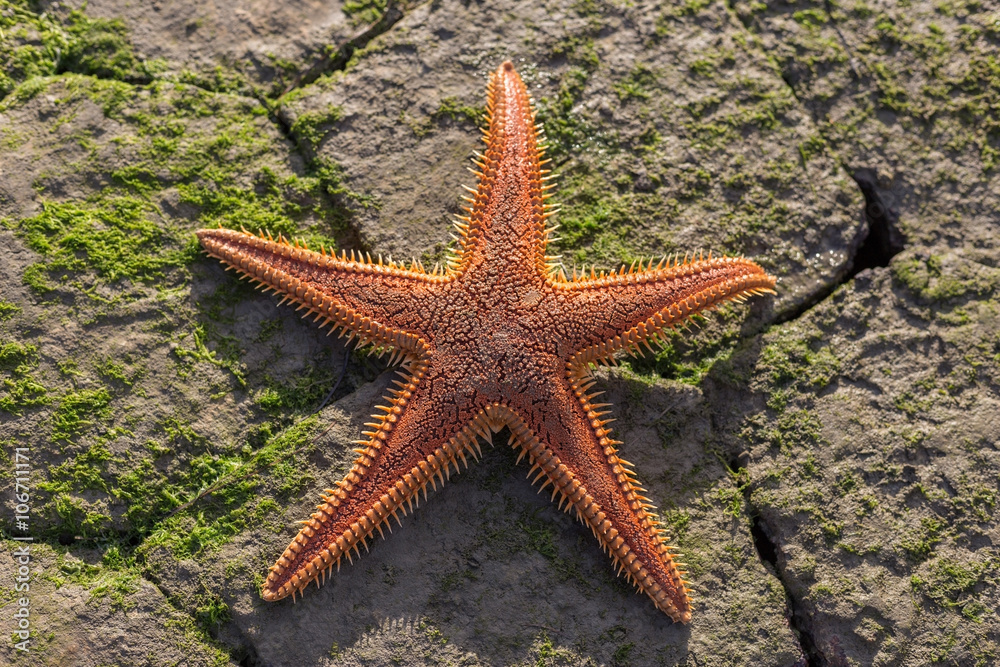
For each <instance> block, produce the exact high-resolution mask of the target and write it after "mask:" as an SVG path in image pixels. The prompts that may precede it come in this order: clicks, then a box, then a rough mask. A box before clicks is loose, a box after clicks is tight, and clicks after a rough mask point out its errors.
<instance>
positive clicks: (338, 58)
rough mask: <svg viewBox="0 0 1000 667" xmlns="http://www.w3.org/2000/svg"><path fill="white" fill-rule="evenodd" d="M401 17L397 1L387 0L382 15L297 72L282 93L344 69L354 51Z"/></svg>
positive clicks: (387, 28)
mask: <svg viewBox="0 0 1000 667" xmlns="http://www.w3.org/2000/svg"><path fill="white" fill-rule="evenodd" d="M401 18H403V10H402V9H400V8H399V6H398V3H396V2H394V1H393V0H388V2H386V4H385V11H384V12H382V16H380V17H379V18H378V19H377V20H376V21H374V22H373V23H371V24H370V25H368V26H367V27H365V28H364V29H363V30H361V31H360V32H358V33H357V34H356V35H354V36H353V37H351V38H350V39H348V40H347V41H345V42H344V43H343V44H341V45H340V47H338V48H337V50H336V51H333V52H330V53H327V54H326V55H324V56H323V57H322V58H320V59H319V60H317V61H316V62H315V63H313V64H312V65H311V66H310V67H309V68H308V69H306V70H305V71H303V72H301V73H299V75H298V76H296V77H295V79H293V80H292V82H291V83H290V84H289V85H288V87H287V88H285V91H284V93H283V95H287V94H288V93H290V92H292V91H293V90H295V89H296V88H301V87H303V86H308V85H309V84H310V83H313V82H314V81H316V79H318V78H320V77H321V76H323V75H324V74H328V73H330V72H337V71H340V70H342V69H344V68H345V67H346V66H347V63H348V62H349V61H350V60H351V56H353V55H354V52H355V51H357V50H358V49H363V48H365V47H366V46H368V43H369V42H371V41H372V40H373V39H375V38H376V37H378V36H380V35H383V34H385V33H386V32H388V31H389V29H390V28H392V26H394V25H396V23H398V22H399V20H400V19H401Z"/></svg>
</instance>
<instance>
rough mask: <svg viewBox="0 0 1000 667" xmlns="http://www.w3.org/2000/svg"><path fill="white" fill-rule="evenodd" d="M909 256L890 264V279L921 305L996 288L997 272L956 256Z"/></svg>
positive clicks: (999, 283) (978, 294) (999, 273)
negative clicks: (946, 260) (891, 276)
mask: <svg viewBox="0 0 1000 667" xmlns="http://www.w3.org/2000/svg"><path fill="white" fill-rule="evenodd" d="M947 259H948V263H947V264H945V258H944V257H942V256H940V255H927V256H923V257H911V258H908V259H902V260H899V261H895V262H893V263H892V264H891V269H892V275H893V278H894V279H895V280H896V281H897V282H898V283H899V284H901V285H902V286H904V287H905V288H906V289H908V290H909V291H910V292H912V293H913V294H915V295H916V296H917V297H919V298H920V299H922V300H924V301H925V302H948V301H954V300H957V299H960V298H962V297H968V296H975V297H982V296H985V295H988V294H990V293H992V292H994V291H996V290H997V288H998V287H1000V271H998V270H996V269H992V268H990V267H986V266H982V265H979V264H974V263H972V262H969V261H966V260H963V259H961V258H958V257H956V256H950V257H948V258H947Z"/></svg>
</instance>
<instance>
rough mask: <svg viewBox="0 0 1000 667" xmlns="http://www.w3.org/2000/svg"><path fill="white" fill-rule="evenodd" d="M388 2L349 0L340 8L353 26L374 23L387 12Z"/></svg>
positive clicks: (380, 0)
mask: <svg viewBox="0 0 1000 667" xmlns="http://www.w3.org/2000/svg"><path fill="white" fill-rule="evenodd" d="M385 7H386V0H347V1H346V2H345V3H344V5H343V6H342V7H341V8H340V9H341V11H342V12H344V14H346V15H347V16H348V18H350V20H351V25H354V26H361V25H367V24H369V23H374V22H375V21H377V20H378V19H379V17H380V16H382V13H383V12H384V11H385Z"/></svg>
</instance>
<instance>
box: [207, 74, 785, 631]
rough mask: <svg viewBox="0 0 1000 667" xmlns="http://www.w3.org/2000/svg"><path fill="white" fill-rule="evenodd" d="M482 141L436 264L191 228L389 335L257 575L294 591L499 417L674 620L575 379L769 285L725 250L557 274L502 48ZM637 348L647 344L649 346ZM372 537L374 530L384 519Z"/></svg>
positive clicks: (364, 327)
mask: <svg viewBox="0 0 1000 667" xmlns="http://www.w3.org/2000/svg"><path fill="white" fill-rule="evenodd" d="M486 108H487V120H488V123H489V128H488V130H485V131H484V133H485V136H484V140H485V143H486V152H485V153H483V154H477V159H476V163H477V164H478V166H479V168H480V170H481V171H480V172H478V177H479V183H478V187H476V188H475V189H473V188H468V190H469V192H470V194H471V196H470V197H467V198H466V199H467V201H468V202H469V204H470V205H469V206H468V207H466V209H465V210H466V212H467V213H468V215H466V216H461V217H460V219H459V221H458V223H457V224H456V226H457V231H458V234H459V236H460V240H459V243H458V248H457V250H456V251H455V252H454V254H453V255H452V256H451V258H450V260H449V262H448V264H447V267H445V268H443V269H438V268H435V269H433V270H431V271H427V270H426V269H425V268H424V267H423V265H422V264H421V263H420V262H417V261H414V262H412V263H411V264H410V265H409V266H404V265H402V264H398V263H396V262H394V261H392V260H391V259H390V260H383V259H381V258H377V259H376V260H374V261H373V260H372V259H371V257H370V256H369V255H368V254H367V253H366V254H365V255H364V256H361V255H357V254H355V253H354V252H353V251H352V252H350V253H346V252H344V251H341V253H340V254H339V255H337V254H336V253H332V254H331V253H328V252H327V250H326V249H325V248H322V247H321V249H320V252H315V251H312V250H309V249H308V248H306V247H305V246H304V245H302V244H300V243H299V242H298V241H295V242H293V243H292V242H289V241H287V240H285V239H284V238H283V237H281V236H280V235H279V238H278V240H274V239H273V238H272V237H271V235H270V234H268V235H267V236H266V237H265V235H264V234H263V232H262V233H261V234H259V235H253V234H249V233H246V232H237V231H233V230H227V229H217V230H201V231H199V232H197V234H198V238H199V239H200V241H201V244H202V246H203V247H204V249H205V250H206V252H207V253H208V254H209V255H210V256H212V257H215V258H218V259H219V260H221V261H222V262H224V263H225V264H228V265H229V268H235V269H236V270H237V271H238V272H240V273H241V274H242V276H243V277H248V278H250V279H252V280H253V281H256V282H258V283H260V284H261V285H262V286H263V287H264V288H265V290H274V291H275V292H276V293H278V294H281V295H282V296H283V297H284V299H283V300H282V303H284V301H286V300H287V301H291V302H293V303H295V304H298V306H299V309H305V310H306V311H307V312H306V315H307V316H308V315H313V316H314V317H315V318H316V319H317V320H320V321H322V322H323V323H324V324H325V325H329V326H330V327H331V328H332V329H333V330H335V331H338V330H339V331H340V332H341V336H343V335H344V334H345V333H347V334H348V335H349V338H348V340H351V339H357V340H358V342H359V344H365V345H370V346H371V347H372V348H373V350H376V351H379V352H385V351H392V352H393V361H398V362H400V363H401V368H402V370H401V371H400V375H401V379H400V380H397V381H396V383H395V384H396V388H395V389H393V390H391V391H390V392H389V394H388V395H387V396H385V398H384V399H383V400H384V402H385V405H380V406H377V408H376V409H377V410H379V413H378V414H376V415H374V416H373V418H372V419H373V421H371V422H369V423H368V424H367V427H368V429H369V430H367V431H364V432H363V435H364V438H363V439H362V440H359V441H357V443H356V444H358V445H360V446H359V447H358V448H357V449H356V450H355V452H356V453H357V459H356V460H355V462H354V465H353V467H352V468H351V470H350V472H348V473H347V475H346V476H345V477H344V478H343V479H342V480H341V481H340V482H338V483H337V485H336V488H333V489H327V490H326V493H325V495H324V496H323V501H322V503H321V504H320V505H319V506H318V507H317V510H316V512H315V513H313V514H312V516H311V517H310V518H309V519H307V520H305V521H303V522H301V523H302V524H303V525H302V528H301V531H300V532H299V534H298V535H296V536H295V539H294V540H292V542H291V544H289V545H288V548H287V549H286V550H285V552H284V554H282V556H281V557H280V558H279V559H278V561H277V562H276V563H275V564H274V565H273V566H272V567H271V569H270V572H269V574H268V576H267V580H266V581H265V582H264V584H263V588H262V596H263V597H264V599H265V600H278V599H281V598H284V597H286V596H288V595H291V596H292V597H293V599H294V597H295V594H296V593H297V592H299V593H301V591H302V590H303V589H304V588H305V587H306V586H307V585H308V584H309V583H310V582H312V581H316V583H317V585H319V583H320V581H319V580H320V578H322V579H323V580H325V578H326V575H327V573H328V572H329V571H330V570H331V568H333V567H334V566H337V567H338V568H339V565H340V560H341V558H343V557H347V558H348V560H351V551H355V552H356V553H357V554H358V555H360V549H359V547H360V546H365V547H366V548H367V540H368V539H369V538H370V537H372V536H373V535H374V532H375V531H376V530H377V531H378V532H379V533H380V534H382V527H383V525H386V524H388V523H389V519H390V517H395V518H396V520H397V521H399V512H403V513H404V514H405V513H406V512H407V511H412V509H413V502H414V501H415V500H416V501H418V502H419V496H418V494H419V493H420V492H421V491H422V492H423V493H424V497H425V499H426V497H427V486H428V485H431V487H433V488H435V489H436V488H437V483H438V482H440V483H442V484H443V483H444V481H445V478H446V477H449V476H450V474H451V469H452V468H454V469H455V471H458V470H459V463H461V464H463V465H465V466H468V459H467V457H468V456H472V457H473V458H478V456H480V455H481V451H480V446H479V439H480V438H482V439H484V440H486V441H487V442H492V434H493V433H496V432H499V431H500V430H502V429H503V428H504V427H506V428H507V429H509V433H510V439H509V443H510V445H511V446H513V447H515V448H516V449H518V450H520V457H519V458H518V461H520V459H521V457H524V456H527V457H528V459H529V461H530V462H531V464H532V467H531V471H530V472H529V473H528V475H529V477H530V476H531V475H533V474H534V475H535V478H534V481H535V482H536V483H537V482H539V481H542V488H545V487H546V486H549V485H551V487H552V498H553V500H555V499H556V498H557V497H558V499H559V506H560V507H563V506H565V508H566V510H567V511H575V512H576V514H577V516H578V517H579V518H580V520H581V521H583V522H584V523H585V524H586V525H587V526H588V527H589V528H590V529H591V530H592V531H593V533H594V535H595V536H596V537H597V539H598V540H599V541H600V544H601V546H602V547H603V548H604V550H605V551H606V552H608V553H609V555H610V556H611V558H612V559H613V560H614V562H615V564H616V565H617V567H618V570H619V574H621V573H624V574H625V575H626V576H627V577H628V578H629V579H630V580H631V581H632V583H633V584H635V585H636V587H637V588H638V589H639V590H640V591H642V592H644V593H645V594H646V595H648V596H649V597H650V598H651V599H652V601H653V603H654V604H655V605H656V607H657V608H658V609H660V610H661V611H663V612H664V613H666V614H667V615H669V616H670V617H671V618H672V619H673V620H674V621H675V622H682V623H687V622H689V621H690V619H691V598H690V596H689V591H690V588H689V584H688V582H687V581H685V579H684V578H683V577H684V575H685V574H686V572H685V571H684V570H683V569H682V568H683V567H684V564H683V563H680V562H678V561H677V560H676V558H675V557H676V556H677V554H672V551H673V549H674V547H672V546H671V545H670V544H668V539H667V536H666V534H665V532H664V529H663V527H662V525H661V524H660V523H659V522H658V520H657V518H656V514H655V509H654V507H653V506H652V504H651V502H650V500H649V499H648V498H646V497H645V496H644V495H643V493H644V492H645V489H643V488H641V487H640V486H639V484H638V482H637V480H636V478H635V475H634V473H633V472H632V464H631V463H629V462H628V461H626V460H625V459H623V458H622V457H621V456H620V455H619V452H618V447H617V446H618V445H619V444H621V443H620V442H619V441H617V440H615V439H614V438H612V431H611V428H610V427H609V426H608V424H609V422H611V421H613V420H612V419H610V418H609V416H608V415H609V412H610V411H609V410H608V408H609V404H607V403H599V402H596V401H597V400H598V396H599V395H600V393H602V392H596V391H592V388H593V385H594V384H595V379H594V377H593V375H592V369H593V367H594V366H595V365H596V364H600V363H613V355H615V354H616V353H618V352H620V351H624V352H629V353H636V352H639V346H640V345H646V346H647V347H649V346H651V344H656V343H657V342H660V341H661V340H662V339H661V338H660V334H661V333H662V332H663V331H664V330H665V329H666V328H668V327H673V326H675V325H677V324H679V323H682V322H684V321H685V320H687V319H688V318H690V317H691V316H692V315H693V314H695V313H698V312H701V311H704V310H707V309H710V308H713V307H715V306H717V305H719V304H720V303H722V302H724V301H727V300H731V299H735V300H741V301H742V300H745V299H746V298H747V297H749V296H751V295H755V294H761V293H765V292H767V293H774V291H773V288H774V285H775V279H774V278H773V277H771V276H769V275H768V274H767V273H765V271H764V270H763V269H762V268H761V267H760V266H758V265H757V264H755V263H754V262H752V261H750V260H748V259H744V258H742V257H714V258H713V257H712V256H711V255H708V256H707V257H698V258H691V259H689V258H687V257H685V258H684V259H683V260H678V259H676V258H674V259H661V260H660V261H659V262H656V263H654V262H653V261H649V262H641V263H639V264H638V265H637V264H633V265H632V266H631V267H628V268H624V267H623V268H622V269H620V270H618V271H612V272H610V273H605V272H601V273H599V274H598V273H595V272H594V271H593V270H591V271H590V273H589V274H586V275H577V274H576V272H575V271H574V274H573V277H572V278H571V279H569V278H567V277H566V276H565V274H564V272H563V271H561V270H560V269H559V268H558V266H557V265H556V264H555V263H554V261H553V260H554V259H555V258H553V257H550V256H547V255H546V254H545V252H546V245H547V243H548V242H550V241H551V240H552V232H553V229H554V227H552V226H548V222H547V221H546V219H547V218H549V217H550V216H552V215H553V213H554V208H553V207H552V206H551V205H549V204H547V203H546V201H545V200H546V199H547V198H548V197H549V196H550V195H549V193H548V190H549V189H550V188H552V185H551V184H548V183H546V181H548V180H549V179H551V175H550V174H549V170H547V169H545V168H543V167H544V165H545V164H546V162H548V160H544V159H543V155H544V148H545V147H544V145H543V140H544V136H543V134H542V130H541V127H540V126H539V125H536V124H535V112H534V109H533V108H532V104H531V100H530V99H529V97H528V93H527V90H526V88H525V86H524V83H523V82H522V81H521V78H520V77H519V76H518V74H517V72H516V71H515V70H514V66H513V65H512V64H511V63H510V62H505V63H503V64H502V65H501V66H500V67H499V68H498V69H497V70H496V71H495V72H493V73H492V75H491V76H490V82H489V87H488V91H487V106H486ZM651 349H652V348H651ZM383 537H384V534H383Z"/></svg>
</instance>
